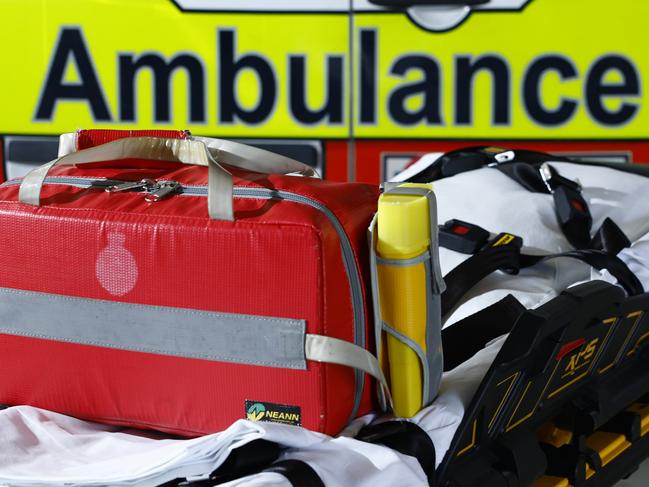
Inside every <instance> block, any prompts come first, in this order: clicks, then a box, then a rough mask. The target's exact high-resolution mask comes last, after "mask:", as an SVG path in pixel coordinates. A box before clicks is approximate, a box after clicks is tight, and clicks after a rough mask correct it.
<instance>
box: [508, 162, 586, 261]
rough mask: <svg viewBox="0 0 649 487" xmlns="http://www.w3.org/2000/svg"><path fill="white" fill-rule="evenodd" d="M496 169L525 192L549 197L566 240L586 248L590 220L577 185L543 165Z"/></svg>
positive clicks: (512, 165)
mask: <svg viewBox="0 0 649 487" xmlns="http://www.w3.org/2000/svg"><path fill="white" fill-rule="evenodd" d="M496 168H497V169H498V170H499V171H500V172H502V173H503V174H505V175H507V176H509V177H510V178H511V179H513V180H514V181H516V182H517V183H519V184H520V185H521V186H523V187H524V188H525V189H527V190H528V191H532V192H534V193H549V194H552V199H553V200H554V210H555V214H556V216H557V221H558V223H559V227H560V228H561V231H562V232H563V234H564V235H565V236H566V239H567V240H568V242H570V244H571V245H572V246H573V247H575V248H576V249H585V248H588V244H589V243H590V240H591V239H590V231H591V227H592V225H593V217H592V216H591V214H590V210H589V208H588V203H586V200H585V199H584V198H583V197H582V195H581V186H579V184H577V183H576V182H574V181H572V180H570V179H568V178H565V177H563V176H561V175H560V174H559V172H558V171H557V170H556V169H555V168H554V167H552V166H550V165H548V164H546V163H536V164H529V163H524V162H512V163H508V164H499V165H498V166H496Z"/></svg>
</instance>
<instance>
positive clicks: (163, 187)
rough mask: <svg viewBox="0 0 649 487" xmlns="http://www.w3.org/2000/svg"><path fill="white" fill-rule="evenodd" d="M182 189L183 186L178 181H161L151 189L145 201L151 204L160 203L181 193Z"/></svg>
mask: <svg viewBox="0 0 649 487" xmlns="http://www.w3.org/2000/svg"><path fill="white" fill-rule="evenodd" d="M181 189H182V186H181V185H180V183H179V182H178V181H159V182H158V183H157V184H156V185H155V186H154V187H152V188H151V191H150V192H149V193H147V195H146V196H145V197H144V200H145V201H149V202H151V203H153V202H156V201H160V200H162V199H164V198H167V197H169V196H171V195H173V194H176V193H179V192H180V190H181Z"/></svg>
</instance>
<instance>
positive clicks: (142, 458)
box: [0, 406, 425, 487]
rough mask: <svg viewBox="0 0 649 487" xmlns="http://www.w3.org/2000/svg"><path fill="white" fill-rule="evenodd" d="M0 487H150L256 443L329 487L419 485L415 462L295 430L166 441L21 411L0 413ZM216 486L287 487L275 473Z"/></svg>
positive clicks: (233, 431)
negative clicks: (298, 463) (277, 449)
mask: <svg viewBox="0 0 649 487" xmlns="http://www.w3.org/2000/svg"><path fill="white" fill-rule="evenodd" d="M0 432H1V437H0V446H1V448H0V485H7V486H9V485H10V486H20V487H27V486H28V487H33V486H34V487H35V486H44V485H51V486H54V485H56V486H61V485H66V486H82V485H83V486H138V487H140V486H154V485H160V484H162V483H164V482H167V481H170V480H173V479H175V478H185V477H189V478H194V479H199V478H202V477H204V476H205V475H206V474H209V473H210V472H212V471H213V470H215V469H216V468H217V467H218V466H219V465H220V464H221V463H222V462H223V461H224V460H225V459H226V458H227V456H228V454H229V452H230V451H231V450H232V449H234V448H237V447H239V446H242V445H244V444H246V443H249V442H251V441H253V440H256V439H260V438H263V439H266V440H269V441H273V442H277V443H279V444H281V445H283V446H285V447H287V450H285V451H284V453H283V455H282V459H283V458H296V459H300V460H304V461H306V462H308V463H309V464H310V465H311V466H312V467H313V468H314V469H315V470H316V472H317V473H318V475H319V476H320V477H321V478H322V480H323V482H325V484H326V485H327V486H329V485H334V486H335V485H358V486H361V487H375V486H376V485H379V484H380V483H381V482H388V483H387V484H385V485H413V486H414V485H422V482H425V476H424V475H423V472H422V470H421V467H419V464H418V463H417V461H416V460H415V459H414V458H411V457H408V456H406V455H401V454H399V453H397V452H395V451H393V450H390V449H389V448H386V447H383V446H380V445H372V444H368V443H363V442H361V441H358V440H354V439H352V438H347V437H344V436H341V437H338V438H331V437H328V436H326V435H323V434H319V433H314V432H312V431H309V430H306V429H303V428H299V427H296V426H290V425H282V424H275V423H262V422H259V423H254V422H250V421H246V420H240V421H237V422H236V423H234V424H232V426H230V427H229V428H228V429H227V430H225V431H223V432H221V433H215V434H212V435H208V436H203V437H201V438H194V439H188V440H183V439H169V438H164V436H162V435H158V434H150V433H143V432H136V431H133V430H124V429H122V428H117V427H111V426H103V425H98V424H95V423H90V422H87V421H81V420H78V419H74V418H70V417H68V416H64V415H62V414H57V413H53V412H51V411H45V410H42V409H38V408H33V407H28V406H17V407H12V408H8V409H5V410H3V411H0ZM223 485H277V486H280V485H281V486H289V487H290V484H289V483H288V481H287V479H286V478H284V477H283V476H281V475H279V474H276V473H263V474H259V475H256V476H254V478H247V479H245V481H244V480H239V481H234V482H230V483H227V484H223Z"/></svg>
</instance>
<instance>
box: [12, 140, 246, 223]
mask: <svg viewBox="0 0 649 487" xmlns="http://www.w3.org/2000/svg"><path fill="white" fill-rule="evenodd" d="M122 159H148V160H154V161H169V162H181V163H183V164H190V165H196V166H207V168H208V183H209V185H208V198H207V206H208V212H209V215H210V218H211V219H213V220H230V221H232V220H234V212H233V210H232V175H231V174H230V173H229V172H228V171H226V170H225V169H224V168H223V167H221V165H219V163H218V162H216V161H215V160H214V158H213V157H212V155H211V154H210V153H209V152H208V150H207V148H206V147H205V144H203V143H202V142H200V141H195V140H183V139H163V138H159V137H132V138H125V139H118V140H115V141H113V142H109V143H107V144H102V145H98V146H96V147H91V148H89V149H85V150H82V151H79V152H72V153H70V154H67V155H65V156H63V157H59V158H58V159H55V160H53V161H51V162H48V163H47V164H44V165H42V166H40V167H37V168H36V169H33V170H32V171H30V172H29V173H28V174H27V175H26V176H25V177H24V178H23V180H22V182H21V183H20V190H19V193H18V198H19V200H20V202H22V203H26V204H29V205H33V206H40V205H41V190H42V188H43V182H44V181H45V178H46V177H47V175H48V173H49V172H50V170H51V169H52V168H53V167H54V166H60V165H74V164H76V165H80V164H90V163H93V162H103V161H117V160H122Z"/></svg>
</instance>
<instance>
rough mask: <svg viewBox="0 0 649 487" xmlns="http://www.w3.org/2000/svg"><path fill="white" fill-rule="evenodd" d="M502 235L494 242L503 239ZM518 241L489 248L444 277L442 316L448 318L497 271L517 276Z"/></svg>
mask: <svg viewBox="0 0 649 487" xmlns="http://www.w3.org/2000/svg"><path fill="white" fill-rule="evenodd" d="M502 235H504V234H501V235H499V236H498V237H496V239H494V241H497V240H499V239H500V238H502ZM519 241H520V239H519V240H518V241H515V240H512V241H511V242H510V244H506V245H498V246H493V241H492V244H490V245H489V246H487V247H486V248H485V249H484V250H481V251H479V252H478V253H477V254H474V255H473V256H471V257H469V258H468V259H467V260H465V261H464V262H462V263H461V264H459V265H458V266H456V267H454V268H453V269H452V270H451V271H450V272H449V273H448V274H446V275H445V276H444V282H445V283H446V290H445V291H444V292H443V293H442V316H446V315H447V314H448V313H449V312H450V311H451V310H453V308H455V306H456V305H457V304H458V303H459V302H460V300H461V299H462V297H464V295H465V294H466V293H467V292H469V290H470V289H472V288H473V287H474V286H475V285H476V284H478V283H479V282H480V281H482V280H483V279H484V278H485V277H487V276H488V275H489V274H491V273H493V272H495V271H497V270H507V271H508V272H509V273H513V274H516V273H517V272H518V269H520V246H518V242H519Z"/></svg>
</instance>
